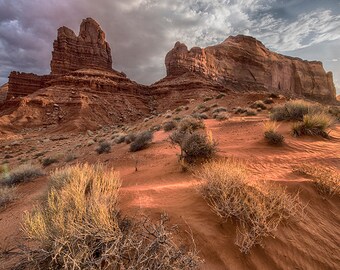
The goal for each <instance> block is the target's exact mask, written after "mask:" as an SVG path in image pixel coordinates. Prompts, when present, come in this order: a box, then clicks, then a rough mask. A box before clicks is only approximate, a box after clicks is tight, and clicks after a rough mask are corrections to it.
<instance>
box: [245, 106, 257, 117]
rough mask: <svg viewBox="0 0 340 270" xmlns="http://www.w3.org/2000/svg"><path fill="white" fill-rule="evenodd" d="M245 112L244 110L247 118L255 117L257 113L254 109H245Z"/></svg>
mask: <svg viewBox="0 0 340 270" xmlns="http://www.w3.org/2000/svg"><path fill="white" fill-rule="evenodd" d="M245 110H246V111H245V114H246V115H247V116H255V115H257V111H256V110H254V109H250V108H247V109H245Z"/></svg>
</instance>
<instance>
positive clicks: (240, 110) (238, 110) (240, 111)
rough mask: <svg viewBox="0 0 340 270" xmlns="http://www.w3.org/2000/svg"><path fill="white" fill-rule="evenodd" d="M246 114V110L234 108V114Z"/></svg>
mask: <svg viewBox="0 0 340 270" xmlns="http://www.w3.org/2000/svg"><path fill="white" fill-rule="evenodd" d="M245 112H247V109H244V108H241V107H236V108H235V114H241V113H245Z"/></svg>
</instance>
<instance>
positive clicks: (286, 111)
mask: <svg viewBox="0 0 340 270" xmlns="http://www.w3.org/2000/svg"><path fill="white" fill-rule="evenodd" d="M321 112H323V108H322V107H321V106H320V105H318V104H313V103H310V102H307V101H304V100H291V101H288V102H287V103H285V104H284V105H280V106H276V107H274V108H273V109H272V112H271V115H270V118H271V120H274V121H284V120H287V121H302V120H303V117H304V115H306V114H315V113H321Z"/></svg>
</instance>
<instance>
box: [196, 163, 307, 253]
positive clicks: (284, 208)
mask: <svg viewBox="0 0 340 270" xmlns="http://www.w3.org/2000/svg"><path fill="white" fill-rule="evenodd" d="M196 176H197V177H199V178H200V179H202V180H203V182H202V186H201V192H202V194H203V197H204V198H205V200H206V201H207V202H208V204H209V206H210V207H211V208H212V210H213V211H214V212H215V213H216V214H217V215H218V216H219V217H221V218H222V219H223V220H224V221H226V220H228V219H230V218H232V219H236V221H237V230H238V235H237V239H236V241H235V244H236V245H238V246H239V249H240V251H241V252H243V253H248V252H249V251H250V249H251V248H252V247H253V246H254V245H257V244H261V243H262V239H263V238H264V237H267V236H272V237H274V232H275V231H276V229H277V227H278V226H279V225H280V224H281V223H282V222H283V221H285V220H287V219H289V218H290V217H291V216H294V215H297V214H298V213H299V212H300V211H301V205H300V203H299V202H298V194H296V195H289V194H288V193H287V192H286V191H285V189H284V188H282V187H280V186H279V185H274V184H270V183H268V182H261V183H253V182H250V181H249V180H248V173H247V171H246V168H245V166H244V165H243V164H242V163H240V162H239V161H237V160H233V159H228V160H222V161H214V162H210V163H206V164H204V165H203V167H202V169H201V170H200V171H199V172H197V173H196Z"/></svg>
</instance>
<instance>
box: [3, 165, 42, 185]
mask: <svg viewBox="0 0 340 270" xmlns="http://www.w3.org/2000/svg"><path fill="white" fill-rule="evenodd" d="M42 175H44V173H43V172H42V170H41V169H40V168H39V167H37V166H33V165H31V164H24V165H21V166H19V167H17V168H16V169H14V170H12V171H10V172H9V173H7V174H6V175H4V176H3V177H2V178H1V179H0V185H5V186H14V185H17V184H20V183H26V182H30V181H33V180H34V179H36V178H38V177H40V176H42Z"/></svg>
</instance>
